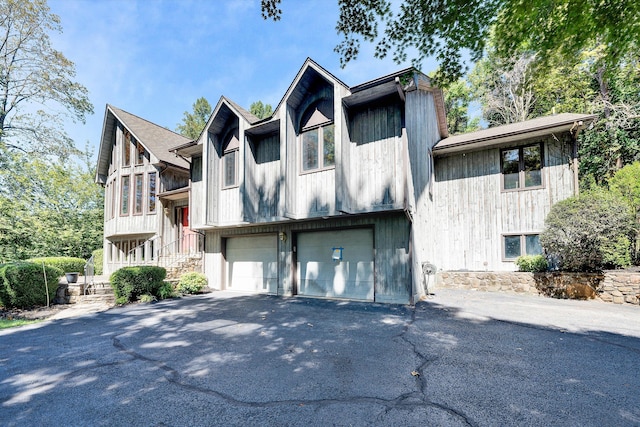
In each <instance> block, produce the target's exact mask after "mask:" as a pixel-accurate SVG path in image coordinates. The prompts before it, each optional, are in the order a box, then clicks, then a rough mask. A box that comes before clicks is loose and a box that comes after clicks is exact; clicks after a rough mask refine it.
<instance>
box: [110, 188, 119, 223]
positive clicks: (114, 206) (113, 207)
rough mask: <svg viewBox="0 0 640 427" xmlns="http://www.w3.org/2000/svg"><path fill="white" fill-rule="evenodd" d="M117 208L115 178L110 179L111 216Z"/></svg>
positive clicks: (114, 215)
mask: <svg viewBox="0 0 640 427" xmlns="http://www.w3.org/2000/svg"><path fill="white" fill-rule="evenodd" d="M117 209H118V202H117V197H116V180H115V179H114V180H113V181H111V218H115V217H116V210H117Z"/></svg>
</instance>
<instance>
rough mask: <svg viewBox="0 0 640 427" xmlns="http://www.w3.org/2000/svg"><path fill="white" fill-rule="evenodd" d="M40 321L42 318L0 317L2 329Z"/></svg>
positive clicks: (0, 327)
mask: <svg viewBox="0 0 640 427" xmlns="http://www.w3.org/2000/svg"><path fill="white" fill-rule="evenodd" d="M38 322H40V320H27V319H0V329H7V328H16V327H18V326H24V325H30V324H32V323H38Z"/></svg>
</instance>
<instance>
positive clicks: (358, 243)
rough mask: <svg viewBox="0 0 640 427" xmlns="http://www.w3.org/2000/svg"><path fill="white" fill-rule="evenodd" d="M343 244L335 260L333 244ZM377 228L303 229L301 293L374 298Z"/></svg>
mask: <svg viewBox="0 0 640 427" xmlns="http://www.w3.org/2000/svg"><path fill="white" fill-rule="evenodd" d="M336 247H341V248H343V252H342V254H343V259H342V260H341V261H334V260H333V259H332V257H331V255H332V248H336ZM373 272H374V267H373V232H372V230H369V229H360V230H343V231H330V232H313V233H301V234H300V235H299V236H298V278H297V279H298V293H299V294H300V295H307V296H317V297H335V298H349V299H362V300H373V298H374V292H373V289H374V275H373V274H374V273H373Z"/></svg>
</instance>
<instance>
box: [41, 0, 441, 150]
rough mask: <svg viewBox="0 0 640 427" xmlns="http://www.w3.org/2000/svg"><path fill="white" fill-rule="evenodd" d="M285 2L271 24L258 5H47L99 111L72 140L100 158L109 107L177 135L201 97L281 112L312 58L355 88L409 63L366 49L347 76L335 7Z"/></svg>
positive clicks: (59, 42)
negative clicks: (339, 48)
mask: <svg viewBox="0 0 640 427" xmlns="http://www.w3.org/2000/svg"><path fill="white" fill-rule="evenodd" d="M282 3H283V4H282V9H283V17H282V20H280V21H278V22H273V21H271V20H269V21H265V20H264V19H263V18H262V16H261V14H260V0H213V1H205V0H192V1H188V0H187V1H185V0H49V6H50V8H51V11H52V12H53V13H55V14H57V15H58V16H59V17H60V19H61V25H62V28H63V33H62V34H52V43H53V45H54V47H55V48H56V49H58V50H60V51H61V52H63V53H64V54H65V56H67V58H69V59H70V60H72V61H73V62H74V63H75V65H76V71H77V75H76V80H77V81H78V82H80V83H81V84H83V85H84V86H86V87H87V89H88V90H89V96H90V100H91V102H92V103H93V105H94V109H95V114H94V115H92V116H89V117H88V118H87V122H86V124H81V123H77V124H74V123H72V122H69V123H67V126H66V130H67V132H68V133H69V135H70V136H71V137H72V138H73V139H74V140H75V141H76V144H77V145H78V146H79V147H83V146H84V145H85V143H87V142H88V143H89V144H90V145H91V146H92V147H94V151H97V147H98V145H99V138H100V134H101V130H102V122H103V119H104V110H105V105H106V104H107V103H109V104H112V105H114V106H116V107H118V108H121V109H123V110H126V111H128V112H130V113H132V114H136V115H138V116H140V117H143V118H145V119H147V120H150V121H152V122H154V123H157V124H159V125H161V126H165V127H168V128H170V129H175V128H176V125H177V124H178V123H180V122H181V121H182V117H183V113H184V112H185V111H191V110H192V105H193V103H194V101H195V100H196V99H197V98H199V97H201V96H204V97H205V98H207V100H208V101H209V102H210V103H211V105H212V107H214V106H215V104H216V103H217V102H218V100H219V98H220V96H222V95H224V96H226V97H228V98H230V99H232V100H233V101H235V102H236V103H238V104H239V105H241V106H243V107H245V108H247V109H248V108H249V105H250V104H251V103H252V102H254V101H257V100H261V101H262V102H264V103H269V104H271V105H272V106H273V107H274V108H275V106H276V105H277V104H278V102H279V101H280V99H281V98H282V96H283V95H284V92H285V91H286V90H287V88H288V87H289V84H290V83H291V81H292V80H293V78H294V77H295V75H296V73H297V72H298V70H299V69H300V67H301V66H302V64H303V62H304V61H305V59H306V58H307V57H311V58H312V59H314V60H315V61H316V62H317V63H319V64H320V65H321V66H323V67H324V68H326V69H327V70H328V71H330V72H331V73H333V74H334V75H335V76H336V77H338V78H339V79H341V80H342V81H343V82H344V83H346V84H347V85H349V86H353V85H356V84H359V83H363V82H366V81H368V80H372V79H374V78H376V77H380V76H382V75H385V74H389V73H391V72H394V71H396V70H399V69H402V68H405V67H407V66H409V65H410V64H409V63H405V64H396V63H394V62H393V60H392V59H390V58H388V59H385V60H379V59H375V58H374V57H373V46H371V45H364V46H363V48H364V49H363V50H362V52H361V54H360V56H359V58H358V59H357V60H356V61H354V62H351V63H349V64H348V65H347V67H345V68H344V69H341V68H340V62H339V56H338V54H337V53H335V52H334V51H333V48H334V47H335V46H336V45H337V44H338V43H339V41H340V37H339V36H338V35H337V33H336V30H335V25H336V19H337V17H338V6H337V0H283V2H282ZM434 68H435V62H432V63H427V64H424V65H423V66H422V71H424V72H429V71H432V70H433V69H434Z"/></svg>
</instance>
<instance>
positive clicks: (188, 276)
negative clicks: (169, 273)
mask: <svg viewBox="0 0 640 427" xmlns="http://www.w3.org/2000/svg"><path fill="white" fill-rule="evenodd" d="M205 286H207V276H205V275H204V274H202V273H195V272H192V273H185V274H183V275H182V276H180V281H179V282H178V286H177V287H176V290H177V291H178V292H180V293H181V294H195V293H198V292H200V291H201V290H202V288H204V287H205Z"/></svg>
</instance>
